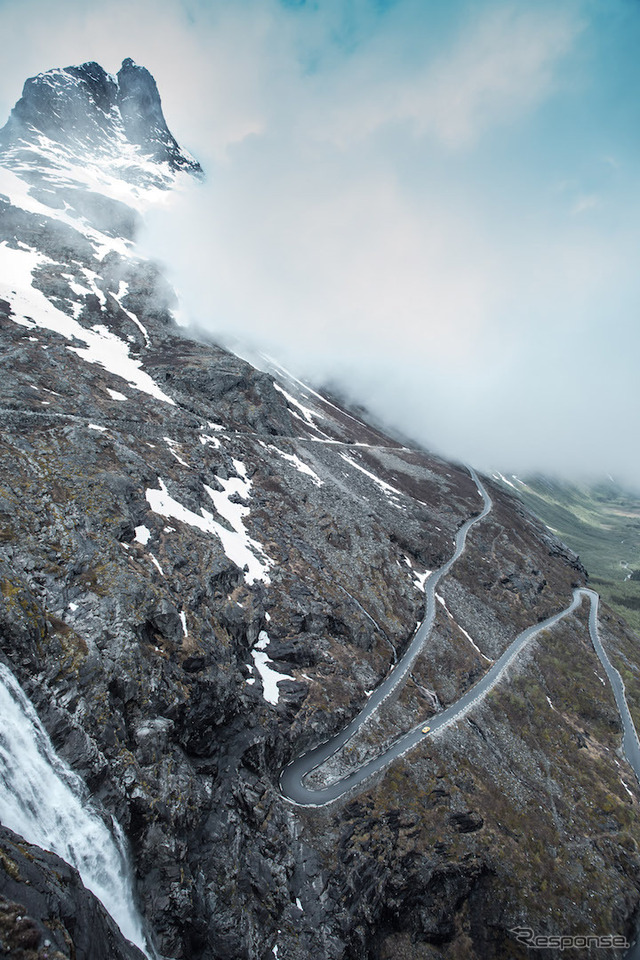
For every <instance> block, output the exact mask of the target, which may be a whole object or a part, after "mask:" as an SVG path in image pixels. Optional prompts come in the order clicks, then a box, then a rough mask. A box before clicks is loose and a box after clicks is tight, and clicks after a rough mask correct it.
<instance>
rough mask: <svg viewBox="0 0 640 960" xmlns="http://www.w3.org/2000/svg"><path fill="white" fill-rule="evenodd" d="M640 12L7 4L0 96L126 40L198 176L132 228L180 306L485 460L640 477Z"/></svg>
mask: <svg viewBox="0 0 640 960" xmlns="http://www.w3.org/2000/svg"><path fill="white" fill-rule="evenodd" d="M639 18H640V13H639V12H638V8H637V7H636V6H635V5H634V4H632V3H631V2H627V0H609V2H608V3H607V4H606V5H605V4H604V3H599V2H596V0H575V2H574V0H561V2H553V3H550V2H546V0H536V2H535V3H534V2H519V3H505V2H501V0H495V2H494V0H487V2H483V3H471V2H460V0H456V2H453V3H451V4H446V5H445V4H433V5H431V4H429V5H427V4H424V3H423V2H417V0H415V2H414V0H398V2H396V3H381V2H379V0H378V2H374V0H356V2H353V3H350V4H345V3H343V2H339V0H335V2H326V3H323V2H319V3H316V4H305V3H302V4H300V3H298V4H284V3H277V2H275V0H242V2H234V3H232V2H230V0H226V2H222V0H221V2H207V3H205V2H197V0H192V2H189V3H187V2H185V3H179V2H173V0H172V2H169V0H164V2H159V3H158V2H154V3H147V2H137V3H134V4H124V3H120V2H114V0H105V2H103V3H100V4H99V5H98V4H96V5H93V4H87V3H81V2H79V0H78V2H70V0H67V2H62V3H60V4H57V5H56V7H55V10H53V9H52V8H51V6H50V5H48V4H44V3H40V2H38V0H31V2H29V0H27V2H26V3H25V2H23V3H21V4H17V3H14V2H4V3H0V29H2V32H3V35H5V36H7V35H13V36H15V37H16V38H20V40H19V42H16V43H15V44H14V45H12V44H9V45H8V47H9V49H8V51H7V53H6V57H5V71H4V75H3V79H2V82H1V83H0V103H1V104H3V105H4V112H5V113H7V112H8V110H9V108H10V106H11V105H12V103H13V102H14V101H15V99H16V98H17V96H18V95H19V92H20V86H21V83H22V81H23V80H24V79H25V76H26V75H28V74H32V73H35V72H38V71H40V70H42V69H46V68H48V67H50V66H56V65H64V64H66V63H73V62H80V61H83V60H88V59H96V60H99V61H100V62H101V63H102V64H103V66H105V68H106V69H110V70H116V69H117V68H118V66H119V63H120V61H121V60H122V59H123V58H124V57H126V56H132V57H134V59H136V60H137V61H138V62H140V63H144V64H145V66H147V67H148V68H149V69H150V70H151V71H152V73H153V74H154V76H155V77H156V80H157V82H158V85H159V88H160V92H161V94H162V97H163V103H164V107H165V113H166V115H167V120H168V123H169V126H170V127H171V129H172V131H173V132H174V133H175V135H176V136H177V138H178V139H179V140H180V141H181V142H182V143H184V144H185V145H186V146H187V147H189V148H190V149H191V150H192V151H193V152H194V153H195V154H196V155H197V156H198V158H199V159H200V160H201V162H202V163H203V165H204V166H205V167H206V169H207V173H208V179H207V182H206V184H205V185H204V186H200V187H194V188H193V189H192V190H190V191H187V192H186V193H185V194H183V195H180V196H179V197H176V199H175V202H174V203H173V204H172V205H171V207H170V209H168V210H163V211H160V212H158V213H157V214H156V215H154V217H153V218H152V219H151V221H150V229H149V231H148V234H147V236H146V237H145V241H144V242H145V244H146V245H147V247H148V248H149V249H150V250H151V251H152V252H153V253H154V255H156V256H159V257H160V258H162V259H163V260H164V261H165V263H166V264H167V266H168V269H169V270H170V272H171V276H172V279H173V281H174V283H175V284H176V286H177V288H178V291H179V293H180V296H181V299H182V309H183V315H184V316H185V317H187V318H189V319H190V320H192V321H193V322H195V323H197V324H198V325H200V326H201V327H204V328H205V329H207V330H209V331H211V333H212V335H214V336H215V337H218V338H221V339H229V338H233V337H236V338H237V339H238V340H239V341H241V342H245V343H246V342H248V343H250V344H253V345H254V346H256V347H263V348H265V349H268V350H270V351H271V352H272V353H275V354H277V355H278V356H280V357H282V358H283V359H284V360H285V362H287V363H289V364H291V365H293V366H295V367H296V368H297V369H298V370H299V371H301V372H302V373H303V374H306V375H310V376H313V377H314V378H316V379H319V380H325V381H328V380H331V381H333V382H334V383H337V384H338V385H339V386H340V388H341V389H342V390H343V391H345V392H346V393H347V394H348V395H350V396H351V397H352V398H354V399H356V400H358V399H359V400H361V401H363V402H365V403H366V404H368V405H370V406H371V407H372V409H373V410H374V411H375V412H376V413H377V414H378V415H379V416H381V417H382V418H384V419H386V420H387V421H388V422H390V423H392V424H396V425H397V426H398V427H400V428H401V429H403V430H404V431H405V432H407V433H411V434H413V435H415V436H416V437H417V438H418V439H420V440H421V441H422V442H424V443H425V444H427V445H431V446H435V447H436V448H437V449H439V450H441V451H442V452H444V453H446V454H449V455H451V456H454V457H458V458H461V459H470V460H472V461H473V462H474V463H476V464H477V465H478V466H480V467H481V468H489V467H492V466H497V467H499V468H501V469H504V470H509V469H513V470H516V471H517V470H526V469H533V468H541V469H546V470H558V471H564V472H567V471H568V472H573V473H575V472H580V471H589V472H593V473H599V472H611V473H617V474H619V475H621V476H622V477H623V478H625V479H627V480H629V481H631V482H635V483H636V484H638V483H640V454H639V453H638V451H637V444H636V442H635V439H634V433H635V432H637V427H636V425H637V423H638V414H639V413H640V409H639V394H640V391H639V390H638V386H637V374H636V369H637V356H638V348H639V347H640V342H639V341H640V334H639V333H638V323H637V316H636V313H637V304H638V302H639V300H638V293H639V292H640V291H639V289H638V287H639V285H640V284H639V282H638V279H637V277H638V272H637V269H636V262H635V261H636V256H637V253H636V251H637V249H638V240H639V239H640V237H639V235H638V234H639V229H640V228H639V226H638V224H640V219H639V218H638V209H637V208H638V200H639V193H640V191H639V189H638V187H639V184H640V179H639V176H638V174H639V169H638V160H637V157H638V156H640V154H639V153H638V142H637V141H638V135H637V133H635V130H637V129H638V124H637V107H636V106H635V103H634V99H635V92H634V91H635V90H637V80H638V70H639V68H638V66H637V65H636V61H637V56H636V53H635V51H636V50H637V44H638V40H639V39H640V37H639V35H638V34H639V32H640V22H639ZM614 64H615V70H614V69H612V67H613V65H614ZM634 84H635V86H634Z"/></svg>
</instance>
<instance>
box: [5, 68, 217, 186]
mask: <svg viewBox="0 0 640 960" xmlns="http://www.w3.org/2000/svg"><path fill="white" fill-rule="evenodd" d="M43 136H44V137H46V138H47V139H48V140H50V141H53V142H54V143H55V144H61V145H63V146H64V147H65V148H66V149H72V150H74V151H78V150H80V151H82V152H83V153H87V152H88V153H89V154H91V155H94V156H95V155H98V156H103V155H107V156H113V155H114V154H121V153H122V152H123V151H125V152H126V151H127V150H128V149H130V147H134V148H135V149H136V151H137V153H138V154H139V155H140V157H141V158H143V159H151V160H153V161H155V162H156V163H160V164H162V163H166V164H168V166H169V168H170V169H171V170H172V171H174V172H177V171H180V170H185V171H187V172H189V173H193V174H201V173H202V170H201V167H200V164H199V163H198V162H197V161H196V160H194V159H193V158H192V157H190V156H189V155H188V154H187V153H186V152H185V151H183V150H181V148H180V147H179V145H178V143H177V141H176V140H175V138H174V137H173V136H172V134H171V132H170V131H169V128H168V126H167V123H166V121H165V118H164V114H163V112H162V104H161V100H160V94H159V93H158V88H157V85H156V82H155V80H154V78H153V76H152V75H151V73H149V71H148V70H147V69H146V68H145V67H141V66H139V65H138V64H136V63H135V62H134V61H133V60H132V59H131V58H130V57H128V58H127V59H125V60H124V61H123V63H122V67H121V68H120V70H119V71H118V74H117V76H113V75H112V74H109V73H107V72H106V70H104V68H103V67H102V66H101V65H100V64H99V63H96V62H94V61H89V62H87V63H82V64H79V65H77V66H68V67H64V68H54V69H52V70H47V71H45V72H44V73H40V74H38V75H37V76H35V77H30V78H29V79H28V80H27V81H26V83H25V85H24V88H23V91H22V97H21V98H20V100H18V102H17V103H16V105H15V107H14V108H13V110H12V112H11V116H10V117H9V120H8V121H7V123H6V125H5V126H4V127H3V128H2V130H0V146H2V147H4V148H5V149H7V148H11V147H20V148H24V147H25V146H31V145H40V146H41V143H42V141H41V138H42V137H43Z"/></svg>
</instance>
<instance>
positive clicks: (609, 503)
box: [495, 474, 640, 634]
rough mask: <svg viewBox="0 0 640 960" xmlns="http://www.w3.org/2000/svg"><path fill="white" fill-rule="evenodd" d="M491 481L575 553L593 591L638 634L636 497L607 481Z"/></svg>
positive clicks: (639, 511)
mask: <svg viewBox="0 0 640 960" xmlns="http://www.w3.org/2000/svg"><path fill="white" fill-rule="evenodd" d="M495 479H496V480H498V481H499V482H501V483H502V484H503V485H506V486H507V487H508V489H510V490H511V492H512V493H516V494H517V495H518V497H519V498H520V499H521V500H523V501H524V503H525V504H526V505H527V507H528V508H529V509H530V510H531V512H532V513H534V514H536V516H538V517H540V519H541V520H542V521H543V522H544V523H545V524H546V525H547V526H548V527H549V528H550V529H551V530H553V532H554V533H557V534H558V536H559V537H561V539H562V540H564V542H565V543H566V544H568V546H570V547H571V549H572V550H575V551H576V553H578V554H579V555H580V559H581V560H582V562H583V563H584V565H585V567H586V568H587V570H588V571H589V575H590V579H591V583H592V584H593V586H594V588H595V589H596V590H598V591H599V592H600V594H601V595H602V597H603V598H604V599H605V600H606V601H607V602H608V603H609V604H610V605H611V606H612V607H613V608H614V609H615V610H617V611H618V612H619V613H620V615H621V616H623V617H624V618H625V620H626V621H627V623H628V624H629V625H630V626H631V627H633V629H634V630H635V631H636V632H637V633H639V634H640V495H638V494H634V493H631V492H629V491H628V490H624V489H623V488H622V487H620V486H618V485H617V484H616V483H615V482H614V481H610V480H607V481H603V482H601V483H598V484H594V485H578V484H570V483H565V482H561V481H557V480H551V479H549V478H548V477H542V476H534V477H527V478H526V480H521V479H519V478H517V477H514V476H508V477H504V476H503V475H502V474H495Z"/></svg>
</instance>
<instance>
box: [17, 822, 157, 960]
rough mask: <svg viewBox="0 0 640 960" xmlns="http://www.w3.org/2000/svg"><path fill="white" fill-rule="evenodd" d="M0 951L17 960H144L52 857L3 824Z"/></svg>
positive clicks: (73, 876) (79, 883)
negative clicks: (65, 959)
mask: <svg viewBox="0 0 640 960" xmlns="http://www.w3.org/2000/svg"><path fill="white" fill-rule="evenodd" d="M0 951H2V955H3V956H5V957H12V958H15V960H46V958H48V960H62V958H69V960H143V958H144V954H143V953H142V952H141V951H140V950H138V948H137V947H135V946H134V945H133V944H132V943H129V941H128V940H126V939H125V938H124V937H123V936H122V934H121V932H120V930H119V929H118V927H117V925H116V924H115V923H114V921H113V920H112V919H111V917H110V916H109V914H108V913H107V911H106V910H105V909H104V907H103V906H102V904H101V903H100V901H99V900H98V899H97V898H96V897H95V896H94V895H93V894H92V893H91V892H90V891H89V890H87V889H86V888H85V886H84V884H83V883H82V881H81V879H80V877H79V876H78V874H77V873H76V871H75V870H73V869H72V868H71V867H70V866H68V864H66V863H65V862H64V860H61V859H60V857H57V856H56V855H55V854H54V853H49V852H47V851H44V850H41V849H40V848H39V847H36V846H34V845H33V844H30V843H26V842H25V841H24V840H23V839H22V837H19V836H18V835H17V834H15V833H13V832H12V831H11V830H8V829H7V828H6V827H2V826H0Z"/></svg>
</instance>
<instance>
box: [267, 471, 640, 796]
mask: <svg viewBox="0 0 640 960" xmlns="http://www.w3.org/2000/svg"><path fill="white" fill-rule="evenodd" d="M470 473H471V476H472V477H473V480H474V482H475V484H476V486H477V488H478V492H479V494H480V495H481V497H482V499H483V502H484V506H483V509H482V511H481V513H479V514H477V515H476V516H473V517H471V518H470V519H469V520H467V521H466V523H464V524H463V526H462V527H460V529H459V530H458V532H457V534H456V541H455V551H454V553H453V555H452V557H451V558H450V559H449V560H448V561H447V562H446V563H445V564H444V565H443V566H442V567H440V569H439V570H437V571H435V572H434V573H432V574H431V575H430V576H429V577H428V579H427V581H426V582H425V594H426V612H425V618H424V620H423V621H422V623H421V624H420V626H419V627H418V629H417V631H416V633H415V635H414V637H413V640H412V641H411V643H410V645H409V647H408V648H407V650H406V652H405V653H404V655H403V656H402V657H401V658H400V660H399V661H398V662H397V663H396V664H395V665H394V667H393V668H392V670H391V671H390V672H389V674H388V675H387V676H386V677H385V679H384V680H383V681H382V683H381V684H380V685H379V686H378V687H377V688H376V689H375V690H374V691H373V693H372V694H371V696H370V697H369V699H368V701H367V703H366V705H365V706H364V707H363V709H362V710H361V711H360V713H359V714H358V715H357V716H356V717H354V719H353V720H351V722H350V723H349V724H347V726H346V727H344V729H343V730H341V731H340V732H339V733H337V734H336V735H335V736H333V737H331V738H330V739H329V740H327V741H325V742H324V743H321V744H319V745H318V746H317V747H314V748H313V749H312V750H309V751H308V752H307V753H305V754H303V755H302V756H300V757H297V758H296V759H295V760H292V761H291V762H290V763H289V764H288V765H287V766H286V767H285V768H284V770H283V771H282V774H281V776H280V789H281V791H282V795H283V797H284V798H285V799H286V800H289V801H290V802H291V803H294V804H296V805H298V806H305V807H321V806H325V805H326V804H329V803H332V802H333V801H335V800H338V799H339V798H340V797H343V796H344V795H345V794H346V793H348V792H349V791H350V790H353V789H354V788H355V787H357V786H359V785H360V784H361V783H363V781H365V780H366V779H368V778H369V777H371V776H372V775H373V774H374V773H377V772H378V771H380V770H383V769H384V768H385V767H387V766H388V765H389V764H390V763H391V762H392V761H393V760H395V759H397V758H398V757H400V756H402V755H403V754H405V753H406V752H407V751H408V750H410V749H411V748H412V747H414V746H415V745H416V744H417V743H419V742H420V741H421V740H424V739H425V738H426V737H433V736H437V735H438V733H441V732H442V731H443V730H446V729H447V727H449V726H451V725H452V724H454V723H456V722H457V721H458V720H460V719H461V718H462V717H464V716H465V714H467V713H468V712H469V711H470V710H471V709H472V708H473V707H474V706H475V705H476V704H477V703H479V702H480V701H481V700H482V699H484V697H486V696H487V694H488V693H489V692H490V691H491V690H492V689H493V687H495V686H496V684H497V683H499V681H500V680H501V679H502V677H503V676H504V673H505V671H506V670H507V668H508V667H509V666H510V664H511V663H513V661H514V660H515V659H516V657H517V656H518V654H519V653H520V652H521V651H522V649H523V647H525V646H526V645H527V644H528V643H529V641H530V640H532V639H533V637H535V636H536V635H537V634H538V633H540V632H541V631H543V630H547V629H548V628H549V627H552V626H553V625H554V624H556V623H557V622H558V621H559V620H561V619H562V618H563V617H566V616H568V614H570V613H572V612H573V611H574V610H575V609H576V608H577V607H579V606H580V605H581V603H582V600H583V598H586V599H588V600H589V601H590V604H591V608H590V612H589V634H590V637H591V641H592V643H593V646H594V649H595V651H596V653H597V655H598V657H599V658H600V661H601V662H602V665H603V667H604V669H605V671H606V673H607V676H608V678H609V681H610V683H611V686H612V688H613V692H614V696H615V699H616V704H617V706H618V711H619V713H620V718H621V720H622V724H623V730H624V737H623V752H624V754H625V756H626V758H627V760H628V762H629V764H630V766H631V767H632V769H633V771H634V773H635V775H636V778H637V779H638V781H639V782H640V742H639V741H638V735H637V732H636V729H635V726H634V724H633V720H632V719H631V714H630V712H629V706H628V704H627V701H626V697H625V690H624V683H623V681H622V678H621V676H620V674H619V673H618V671H617V670H616V669H615V667H613V666H612V664H611V662H610V660H609V658H608V657H607V654H606V653H605V650H604V648H603V646H602V642H601V640H600V636H599V634H598V601H599V596H598V594H597V593H596V592H595V591H594V590H590V589H588V588H586V587H580V588H578V589H576V590H574V593H573V600H572V601H571V603H570V604H569V606H568V607H566V609H564V610H561V611H560V612H559V613H555V614H553V616H551V617H548V618H547V619H546V620H544V621H542V622H541V623H536V624H533V625H532V626H530V627H527V628H526V630H523V631H522V633H520V634H518V636H517V637H516V638H515V640H514V641H513V642H512V643H511V644H510V645H509V646H508V647H507V649H506V650H505V651H504V653H503V654H502V655H501V656H500V657H499V658H498V660H496V661H495V663H494V664H493V665H492V666H491V668H490V669H489V670H488V671H487V672H486V673H485V675H484V676H483V677H482V679H481V680H479V681H478V682H477V683H476V684H475V685H474V686H473V687H471V688H470V689H469V690H467V692H466V693H464V694H463V695H462V696H461V697H460V699H459V700H457V701H456V702H455V703H453V704H451V705H450V706H449V707H447V708H446V709H445V710H443V711H442V713H439V714H437V715H436V716H434V717H431V718H430V719H429V720H428V721H426V722H427V723H428V724H429V726H430V729H429V732H428V733H423V727H424V724H425V721H424V720H423V721H422V722H421V723H419V724H417V725H416V726H415V727H414V728H413V729H411V730H409V731H408V733H405V734H403V735H402V736H401V737H399V738H398V739H397V740H396V741H395V742H394V743H393V744H391V746H389V747H388V748H387V749H386V750H384V751H383V752H382V753H380V754H379V755H378V756H377V757H374V758H373V759H372V760H369V761H367V762H366V763H364V764H362V765H361V766H359V767H357V768H356V769H355V770H353V771H351V772H350V773H349V774H347V775H346V776H344V777H342V778H341V779H339V780H336V781H334V782H333V783H330V784H328V785H327V786H324V787H322V788H320V789H313V788H311V787H306V786H305V783H304V781H305V779H306V778H307V777H308V775H309V774H310V773H311V772H312V771H313V770H316V769H318V768H319V767H321V766H322V764H324V763H325V762H326V761H327V760H328V759H329V758H330V757H332V756H333V755H334V754H335V753H337V752H338V750H340V749H341V748H342V747H343V746H344V745H345V744H346V743H347V742H348V741H349V740H350V739H351V737H352V736H353V735H354V734H355V733H356V732H357V731H358V730H359V729H360V727H362V725H363V724H364V723H366V721H367V720H368V719H369V717H371V716H372V714H374V713H375V711H376V710H378V708H379V707H380V705H381V704H382V703H383V702H384V701H385V700H386V699H387V698H388V697H389V696H390V695H391V694H392V693H393V692H394V691H395V690H397V689H398V687H399V686H400V684H401V683H402V682H403V681H404V680H405V679H406V677H407V675H408V673H409V671H410V670H411V667H412V666H413V664H414V662H415V660H416V658H417V656H418V654H419V653H420V651H421V650H422V649H423V647H424V644H425V642H426V640H427V638H428V636H429V634H430V633H431V629H432V627H433V622H434V619H435V609H436V606H435V605H436V587H437V586H438V583H439V582H440V580H441V579H442V578H443V577H444V576H446V574H447V573H448V572H449V570H450V569H451V567H452V566H453V564H454V563H455V562H456V560H457V559H458V557H459V556H460V555H461V554H462V552H463V550H464V548H465V545H466V540H467V534H468V533H469V530H470V529H471V527H473V526H474V524H476V523H479V522H480V520H482V519H483V518H484V517H486V516H487V514H488V513H489V511H490V510H491V508H492V506H493V503H492V500H491V497H490V496H489V494H488V493H487V490H486V488H485V487H484V485H483V484H482V482H481V481H480V479H479V477H478V475H477V474H476V472H475V471H474V470H473V469H471V470H470Z"/></svg>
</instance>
